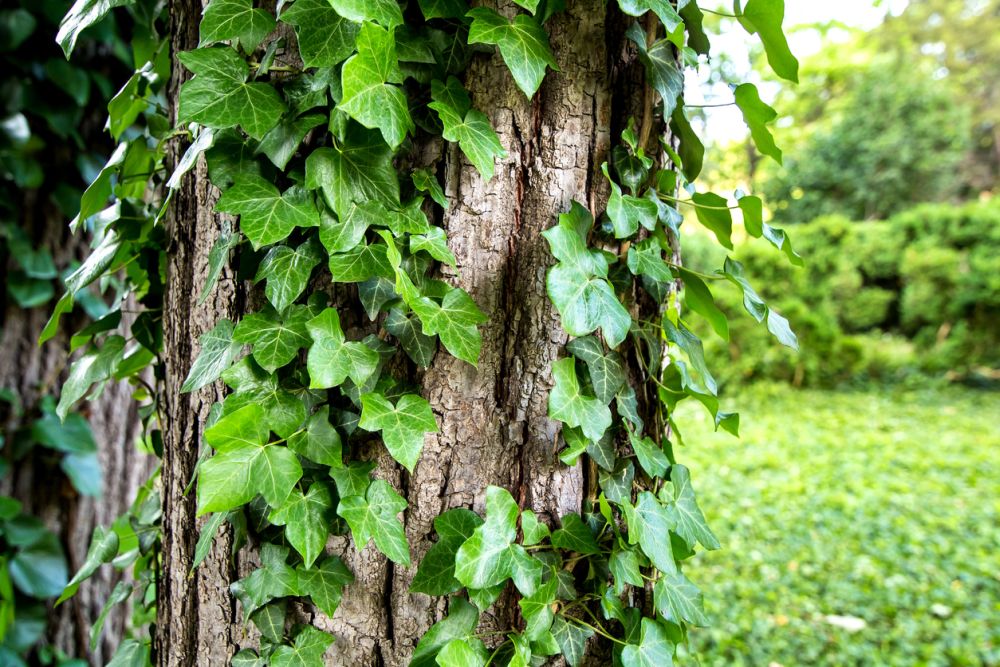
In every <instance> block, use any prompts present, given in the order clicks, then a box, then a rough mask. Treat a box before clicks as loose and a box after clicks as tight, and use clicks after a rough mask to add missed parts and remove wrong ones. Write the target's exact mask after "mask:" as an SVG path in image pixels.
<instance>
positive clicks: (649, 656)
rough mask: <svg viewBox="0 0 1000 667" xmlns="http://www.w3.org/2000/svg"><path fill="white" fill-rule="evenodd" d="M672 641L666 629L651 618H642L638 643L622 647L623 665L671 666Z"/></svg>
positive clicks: (639, 666) (672, 661) (642, 666)
mask: <svg viewBox="0 0 1000 667" xmlns="http://www.w3.org/2000/svg"><path fill="white" fill-rule="evenodd" d="M673 664H674V643H673V642H672V641H670V639H669V638H668V637H667V631H666V630H665V629H664V628H663V626H662V625H660V623H659V622H657V621H656V620H654V619H652V618H644V619H642V637H641V639H640V640H639V643H638V644H629V645H628V646H626V647H625V648H624V649H622V665H623V667H673Z"/></svg>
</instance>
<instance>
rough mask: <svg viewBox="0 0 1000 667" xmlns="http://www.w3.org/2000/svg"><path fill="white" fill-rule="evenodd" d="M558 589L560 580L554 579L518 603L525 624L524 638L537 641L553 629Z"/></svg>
mask: <svg viewBox="0 0 1000 667" xmlns="http://www.w3.org/2000/svg"><path fill="white" fill-rule="evenodd" d="M558 589H559V580H558V579H557V578H556V577H552V578H551V579H549V580H548V581H547V582H546V583H545V584H544V585H542V586H539V587H538V589H537V590H536V591H535V592H534V593H532V594H531V595H529V596H527V597H523V598H521V600H520V601H519V602H518V605H519V606H520V607H521V616H523V617H524V622H525V628H524V636H525V637H527V638H528V639H530V640H532V641H536V640H538V639H540V638H541V636H542V635H543V634H545V633H546V632H548V631H549V628H551V627H552V620H553V619H554V618H555V612H553V611H552V603H553V602H555V600H556V591H557V590H558Z"/></svg>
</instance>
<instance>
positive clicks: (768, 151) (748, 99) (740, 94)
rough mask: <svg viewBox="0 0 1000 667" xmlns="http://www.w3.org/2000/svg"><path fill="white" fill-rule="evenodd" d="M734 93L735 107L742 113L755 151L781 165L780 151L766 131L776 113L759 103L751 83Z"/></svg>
mask: <svg viewBox="0 0 1000 667" xmlns="http://www.w3.org/2000/svg"><path fill="white" fill-rule="evenodd" d="M734 92H735V95H736V106H738V107H739V108H740V111H741V112H742V113H743V120H744V121H745V122H746V124H747V127H749V128H750V136H751V137H752V138H753V142H754V144H755V145H756V146H757V150H759V151H760V152H761V153H763V154H764V155H769V156H770V157H772V158H774V159H775V161H776V162H777V163H778V164H781V149H780V148H778V146H777V145H776V144H775V143H774V137H773V136H772V135H771V132H770V130H768V129H767V124H768V123H770V122H771V121H773V120H774V119H775V118H777V117H778V112H777V111H775V110H774V109H772V108H771V107H769V106H768V105H767V104H765V103H764V102H763V101H761V99H760V94H759V93H758V92H757V86H755V85H753V84H752V83H744V84H742V85H739V86H737V87H736V90H735V91H734Z"/></svg>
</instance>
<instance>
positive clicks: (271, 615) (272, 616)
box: [250, 600, 288, 643]
mask: <svg viewBox="0 0 1000 667" xmlns="http://www.w3.org/2000/svg"><path fill="white" fill-rule="evenodd" d="M287 613H288V605H287V603H286V602H285V601H284V600H281V601H280V602H274V603H271V604H267V605H264V606H263V607H261V608H260V609H258V610H257V611H255V612H254V613H253V614H251V615H250V621H251V622H253V624H254V626H256V628H257V629H258V630H259V631H260V634H261V636H263V637H264V639H266V640H268V641H270V642H275V643H279V642H281V640H282V639H284V637H285V618H286V616H287Z"/></svg>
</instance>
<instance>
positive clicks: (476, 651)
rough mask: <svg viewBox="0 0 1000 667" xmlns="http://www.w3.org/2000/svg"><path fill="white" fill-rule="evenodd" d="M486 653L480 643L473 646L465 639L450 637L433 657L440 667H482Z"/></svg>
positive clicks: (484, 663)
mask: <svg viewBox="0 0 1000 667" xmlns="http://www.w3.org/2000/svg"><path fill="white" fill-rule="evenodd" d="M486 659H487V654H486V650H485V649H484V648H483V646H482V644H481V643H479V644H477V645H476V646H475V647H473V645H472V644H471V643H469V642H468V641H466V640H465V639H452V640H451V641H450V642H448V643H447V644H445V645H444V647H442V649H441V651H440V652H439V653H438V654H437V657H436V658H435V659H434V660H435V662H437V664H438V665H440V666H441V667H484V666H485V665H486Z"/></svg>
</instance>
